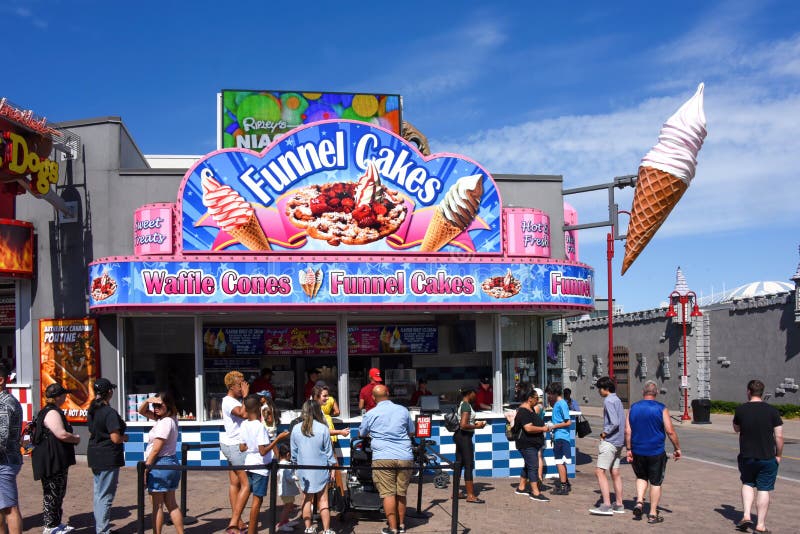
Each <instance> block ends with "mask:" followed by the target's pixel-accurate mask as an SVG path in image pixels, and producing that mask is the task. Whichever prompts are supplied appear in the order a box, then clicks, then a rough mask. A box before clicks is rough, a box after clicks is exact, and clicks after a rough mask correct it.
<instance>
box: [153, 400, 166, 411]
mask: <svg viewBox="0 0 800 534" xmlns="http://www.w3.org/2000/svg"><path fill="white" fill-rule="evenodd" d="M151 406H152V407H153V409H154V410H160V409H161V408H163V407H164V404H163V403H161V402H153V403H151Z"/></svg>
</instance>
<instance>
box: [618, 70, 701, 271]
mask: <svg viewBox="0 0 800 534" xmlns="http://www.w3.org/2000/svg"><path fill="white" fill-rule="evenodd" d="M703 89H704V85H703V84H702V83H701V84H700V85H699V86H698V87H697V92H696V93H695V94H694V96H693V97H692V98H690V99H689V100H688V101H687V102H685V103H684V104H683V106H681V108H680V109H679V110H678V111H677V112H675V114H674V115H673V116H672V117H670V118H669V119H668V120H667V122H665V123H664V126H662V127H661V133H660V134H659V136H658V143H657V144H656V146H654V147H653V148H652V149H651V150H650V152H648V153H647V154H646V155H645V156H644V158H643V159H642V162H641V163H640V165H639V179H638V181H637V182H636V191H635V192H634V195H633V208H632V209H631V220H630V223H629V224H628V235H627V237H626V241H625V258H624V259H623V260H622V274H625V271H627V270H628V268H629V267H630V266H631V264H632V263H633V262H634V261H635V260H636V258H637V257H639V254H641V253H642V250H644V247H646V246H647V244H648V243H649V242H650V240H651V239H652V238H653V236H654V235H655V233H656V231H657V230H658V229H659V228H660V227H661V225H662V224H663V223H664V221H665V220H666V219H667V216H668V215H669V214H670V212H671V211H672V208H674V207H675V205H676V204H677V203H678V200H680V198H681V197H682V196H683V193H684V192H685V191H686V189H687V188H688V187H689V184H690V183H691V181H692V178H694V173H695V168H696V166H697V153H698V152H699V151H700V148H701V147H702V146H703V140H704V139H705V138H706V116H705V113H704V112H703Z"/></svg>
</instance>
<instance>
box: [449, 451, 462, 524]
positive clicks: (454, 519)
mask: <svg viewBox="0 0 800 534" xmlns="http://www.w3.org/2000/svg"><path fill="white" fill-rule="evenodd" d="M460 483H461V465H460V464H455V468H454V469H453V508H452V511H451V514H450V534H458V486H459V484H460Z"/></svg>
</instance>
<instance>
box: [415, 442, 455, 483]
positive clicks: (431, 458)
mask: <svg viewBox="0 0 800 534" xmlns="http://www.w3.org/2000/svg"><path fill="white" fill-rule="evenodd" d="M431 445H436V442H435V441H433V440H430V439H426V440H425V447H429V446H431ZM420 454H423V453H421V452H420V448H419V447H418V446H415V447H414V464H415V465H416V466H419V464H420V457H419V456H420ZM426 471H430V472H432V473H433V486H434V487H435V488H437V489H444V488H446V487H447V486H448V485H450V475H448V474H447V473H445V472H444V471H442V464H441V462H439V457H438V456H436V455H435V454H433V453H432V452H429V451H428V450H427V448H426V449H425V452H424V456H423V458H422V474H425V472H426ZM414 476H420V472H419V470H415V471H414Z"/></svg>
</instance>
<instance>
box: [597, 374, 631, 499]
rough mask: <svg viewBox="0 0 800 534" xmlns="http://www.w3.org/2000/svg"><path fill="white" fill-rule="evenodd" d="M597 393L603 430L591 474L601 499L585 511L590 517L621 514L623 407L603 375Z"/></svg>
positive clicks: (614, 389) (623, 443) (623, 436)
mask: <svg viewBox="0 0 800 534" xmlns="http://www.w3.org/2000/svg"><path fill="white" fill-rule="evenodd" d="M596 387H597V391H598V392H599V393H600V396H601V397H603V431H602V432H600V443H599V444H598V446H597V467H596V468H595V470H594V474H595V475H596V476H597V484H598V485H599V486H600V496H601V498H602V500H603V502H602V504H600V506H595V507H594V508H592V509H590V510H589V512H590V513H592V514H594V515H613V514H615V513H616V514H624V513H625V506H623V504H622V474H621V473H620V470H619V466H620V462H621V461H622V447H623V446H624V445H625V408H623V406H622V401H621V400H620V398H619V397H618V396H617V393H616V391H617V385H616V384H615V383H614V381H613V380H611V379H610V378H609V377H607V376H603V377H601V378H599V379H598V380H597V384H596ZM606 473H610V474H611V482H612V483H613V484H614V498H615V502H614V504H613V505H612V504H611V488H610V487H609V485H608V478H607V477H606Z"/></svg>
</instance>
